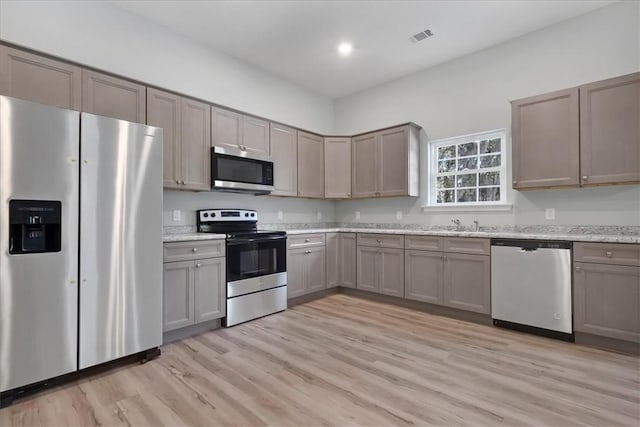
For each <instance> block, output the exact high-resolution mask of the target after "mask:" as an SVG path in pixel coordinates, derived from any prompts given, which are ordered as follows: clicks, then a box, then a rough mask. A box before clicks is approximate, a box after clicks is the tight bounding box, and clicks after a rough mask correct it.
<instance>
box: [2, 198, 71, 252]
mask: <svg viewBox="0 0 640 427" xmlns="http://www.w3.org/2000/svg"><path fill="white" fill-rule="evenodd" d="M61 222H62V203H61V202H59V201H56V200H10V201H9V253H10V254H32V253H43V252H60V250H61V248H62V240H61V237H62V224H61Z"/></svg>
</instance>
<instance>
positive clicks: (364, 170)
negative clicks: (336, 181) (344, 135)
mask: <svg viewBox="0 0 640 427" xmlns="http://www.w3.org/2000/svg"><path fill="white" fill-rule="evenodd" d="M351 141H352V142H351V144H352V146H351V152H352V157H351V188H352V197H360V198H362V197H375V196H377V194H378V174H377V170H378V136H377V134H375V133H370V134H366V135H359V136H355V137H353V138H352V139H351Z"/></svg>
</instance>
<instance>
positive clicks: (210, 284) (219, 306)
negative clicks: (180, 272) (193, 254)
mask: <svg viewBox="0 0 640 427" xmlns="http://www.w3.org/2000/svg"><path fill="white" fill-rule="evenodd" d="M226 282H227V277H226V259H225V258H209V259H202V260H196V261H195V273H194V319H195V323H200V322H205V321H207V320H214V319H219V318H221V317H224V316H225V315H226V307H227V301H226V288H227V286H226V285H227V283H226Z"/></svg>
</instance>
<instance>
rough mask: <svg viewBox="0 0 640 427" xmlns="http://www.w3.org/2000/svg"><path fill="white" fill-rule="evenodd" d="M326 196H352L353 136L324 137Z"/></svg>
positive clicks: (337, 197)
mask: <svg viewBox="0 0 640 427" xmlns="http://www.w3.org/2000/svg"><path fill="white" fill-rule="evenodd" d="M324 196H325V198H327V199H348V198H349V197H351V138H325V139H324Z"/></svg>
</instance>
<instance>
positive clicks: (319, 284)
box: [304, 246, 327, 293]
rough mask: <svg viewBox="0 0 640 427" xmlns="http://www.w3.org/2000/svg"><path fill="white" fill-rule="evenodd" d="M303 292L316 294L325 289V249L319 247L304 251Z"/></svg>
mask: <svg viewBox="0 0 640 427" xmlns="http://www.w3.org/2000/svg"><path fill="white" fill-rule="evenodd" d="M304 252H305V258H306V260H305V269H306V272H305V273H306V274H305V275H306V277H305V288H306V289H305V291H306V293H310V292H317V291H321V290H323V289H326V287H327V281H326V279H325V278H326V276H325V274H326V264H325V247H324V246H319V247H314V248H309V249H306V250H305V251H304Z"/></svg>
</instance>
